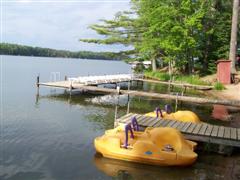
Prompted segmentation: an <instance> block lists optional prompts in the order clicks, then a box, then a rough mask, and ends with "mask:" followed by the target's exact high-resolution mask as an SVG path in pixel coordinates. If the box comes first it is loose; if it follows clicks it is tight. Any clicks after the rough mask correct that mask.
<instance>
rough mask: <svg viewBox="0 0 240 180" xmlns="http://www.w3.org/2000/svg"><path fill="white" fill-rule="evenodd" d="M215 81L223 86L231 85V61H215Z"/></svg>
mask: <svg viewBox="0 0 240 180" xmlns="http://www.w3.org/2000/svg"><path fill="white" fill-rule="evenodd" d="M217 80H218V82H221V83H223V84H230V83H231V61H230V60H224V59H221V60H218V61H217Z"/></svg>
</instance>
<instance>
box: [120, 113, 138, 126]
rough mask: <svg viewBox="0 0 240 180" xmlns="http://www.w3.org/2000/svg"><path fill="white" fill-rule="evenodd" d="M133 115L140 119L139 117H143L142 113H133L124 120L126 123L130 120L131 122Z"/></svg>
mask: <svg viewBox="0 0 240 180" xmlns="http://www.w3.org/2000/svg"><path fill="white" fill-rule="evenodd" d="M133 117H135V118H136V119H138V118H139V117H141V115H139V114H133V115H132V116H130V117H128V118H126V119H125V120H124V121H125V123H126V124H128V123H130V122H131V119H132V118H133Z"/></svg>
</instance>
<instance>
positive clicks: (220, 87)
mask: <svg viewBox="0 0 240 180" xmlns="http://www.w3.org/2000/svg"><path fill="white" fill-rule="evenodd" d="M214 89H215V90H219V91H221V90H224V89H226V88H225V87H224V85H223V84H222V83H220V82H216V83H215V84H214Z"/></svg>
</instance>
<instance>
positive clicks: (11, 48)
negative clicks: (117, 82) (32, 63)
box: [0, 43, 122, 60]
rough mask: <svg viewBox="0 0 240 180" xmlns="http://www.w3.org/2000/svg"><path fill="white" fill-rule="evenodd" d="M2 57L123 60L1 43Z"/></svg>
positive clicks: (111, 55)
mask: <svg viewBox="0 0 240 180" xmlns="http://www.w3.org/2000/svg"><path fill="white" fill-rule="evenodd" d="M0 55H16V56H17V55H20V56H38V57H63V58H79V59H103V60H121V58H122V56H121V55H119V54H118V53H113V52H93V51H77V52H73V51H67V50H56V49H50V48H41V47H32V46H25V45H18V44H9V43H0Z"/></svg>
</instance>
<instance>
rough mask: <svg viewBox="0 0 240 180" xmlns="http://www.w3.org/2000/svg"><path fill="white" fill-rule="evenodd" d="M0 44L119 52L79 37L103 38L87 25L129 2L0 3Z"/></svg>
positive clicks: (60, 0) (125, 7) (6, 0)
mask: <svg viewBox="0 0 240 180" xmlns="http://www.w3.org/2000/svg"><path fill="white" fill-rule="evenodd" d="M1 1H2V3H1V26H2V27H1V36H2V39H1V40H2V42H7V43H15V44H23V45H30V46H34V47H35V46H38V47H47V48H54V49H63V50H71V51H79V50H87V51H115V52H117V51H119V50H123V49H126V47H123V46H121V45H114V46H111V45H96V44H91V43H83V42H79V39H80V38H99V37H100V38H103V36H100V35H98V34H97V33H96V32H95V31H93V30H91V29H89V28H88V27H89V25H91V24H94V23H98V22H99V19H112V18H114V14H116V13H117V12H118V11H123V10H128V9H130V4H129V2H130V0H105V1H103V0H1Z"/></svg>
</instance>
